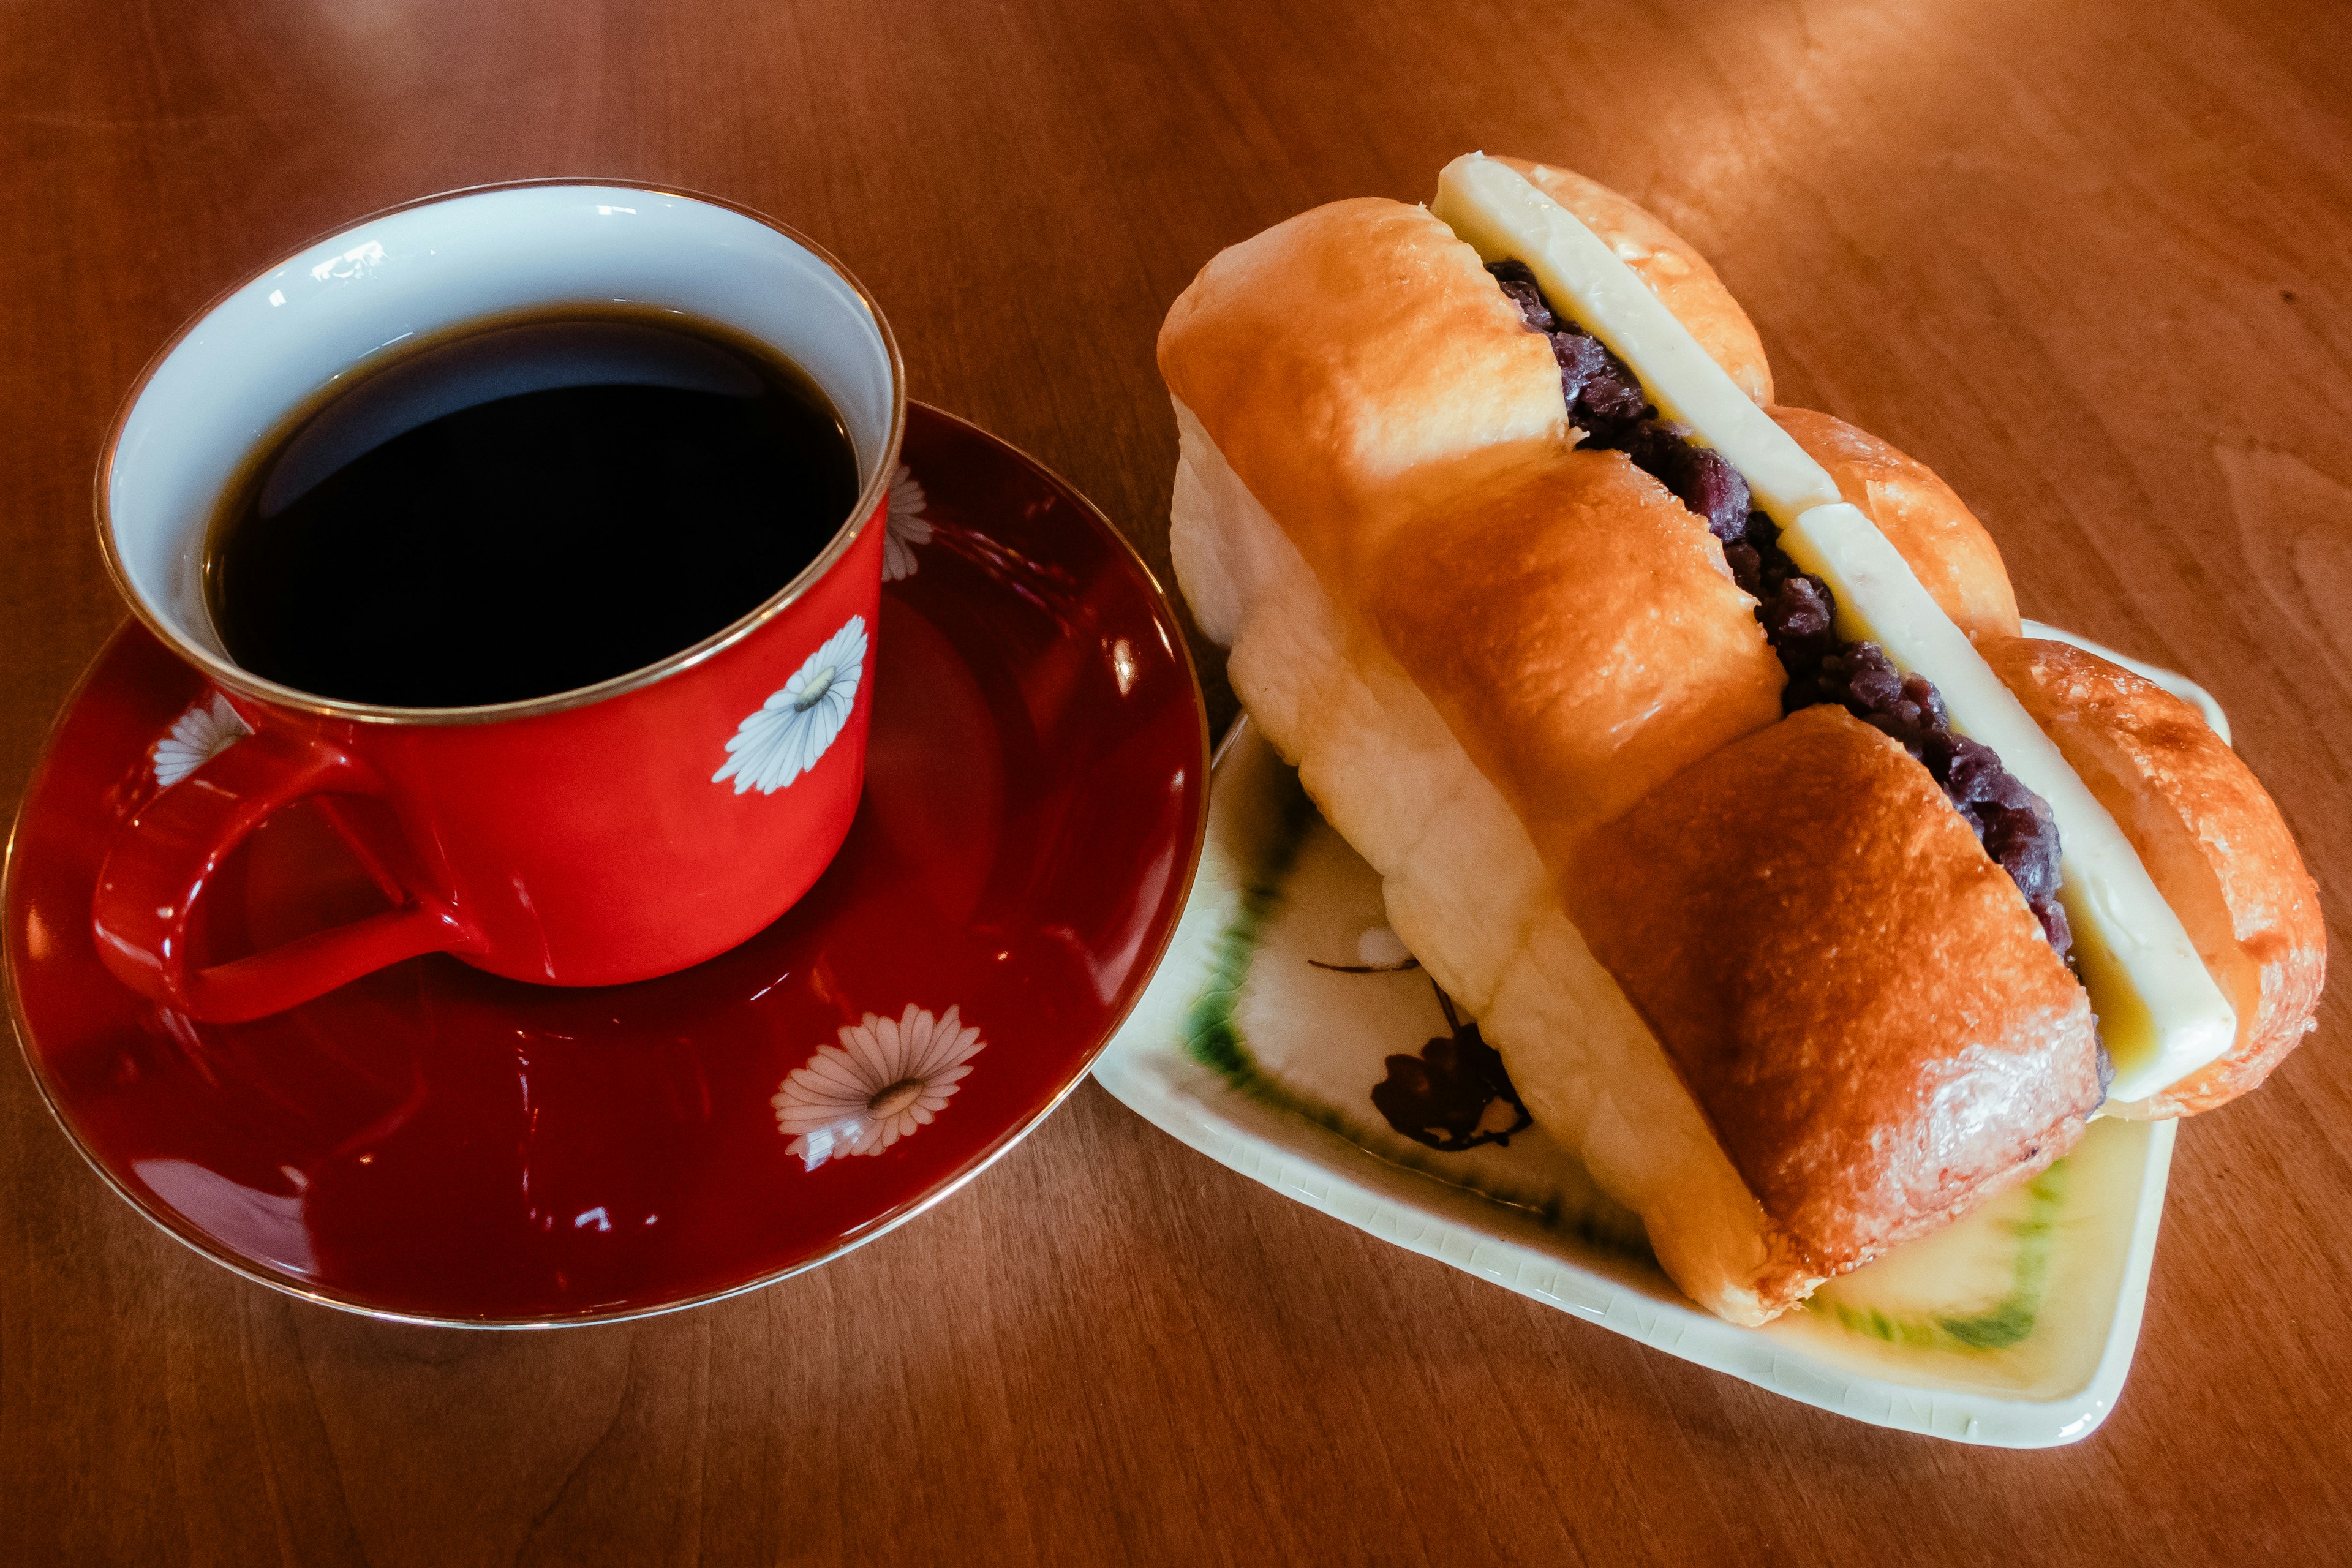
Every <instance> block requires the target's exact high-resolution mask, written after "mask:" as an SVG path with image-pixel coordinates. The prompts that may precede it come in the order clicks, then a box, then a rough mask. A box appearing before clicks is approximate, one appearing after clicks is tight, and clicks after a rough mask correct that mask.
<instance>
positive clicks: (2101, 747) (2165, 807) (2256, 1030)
mask: <svg viewBox="0 0 2352 1568" xmlns="http://www.w3.org/2000/svg"><path fill="white" fill-rule="evenodd" d="M1979 647H1980V649H1981V651H1982V652H1983V654H1984V656H1985V659H1986V661H1987V662H1988V663H1990V665H1991V666H1992V667H1993V669H1994V671H1995V672H1996V673H1998V674H1999V675H2000V678H2001V679H2002V680H2003V681H2004V682H2006V683H2007V684H2008V686H2009V688H2010V689H2011V690H2012V691H2014V692H2016V693H2017V696H2018V699H2019V700H2021V701H2022V702H2023V703H2024V704H2025V707H2026V710H2027V711H2028V712H2030V713H2032V715H2033V718H2034V721H2035V722H2037V723H2039V724H2040V725H2041V726H2042V729H2043V730H2044V731H2046V732H2048V734H2049V736H2050V738H2051V739H2052V740H2053V741H2055V742H2057V743H2058V749H2059V750H2060V751H2061V752H2063V753H2064V754H2065V757H2066V761H2067V763H2069V764H2070V765H2072V766H2073V768H2074V771H2075V772H2076V773H2079V774H2081V775H2082V779H2083V782H2084V784H2087V785H2089V786H2090V790H2091V793H2092V794H2093V795H2095V796H2097V797H2098V801H2099V804H2100V805H2104V806H2105V807H2106V808H2107V812H2108V814H2109V815H2110V816H2113V817H2114V818H2115V819H2116V823H2117V824H2118V825H2119V826H2121V827H2122V828H2123V830H2124V833H2125V835H2126V837H2128V838H2130V840H2131V842H2132V847H2133V848H2135V849H2137V851H2138V852H2139V857H2140V862H2141V864H2143V865H2145V866H2146V867H2147V869H2148V874H2149V875H2150V876H2151V877H2153V878H2154V879H2156V885H2157V887H2158V889H2159V890H2160V891H2161V892H2162V893H2163V894H2164V900H2165V902H2166V903H2168V904H2170V905H2171V906H2172V909H2173V911H2174V912H2175V913H2176V914H2178V915H2179V917H2180V921H2181V923H2182V924H2183V925H2184V926H2186V927H2187V928H2188V930H2189V937H2190V938H2191V940H2193V941H2194V942H2196V944H2197V952H2198V955H2199V956H2200V957H2201V958H2202V959H2203V960H2204V961H2205V967H2206V970H2207V972H2208V973H2210V974H2211V975H2212V976H2213V979H2214V982H2215V984H2219V985H2220V986H2221V990H2222V994H2225V995H2227V996H2228V997H2229V998H2230V1000H2231V1004H2232V1005H2233V1006H2234V1007H2235V1008H2236V1009H2237V1014H2238V1037H2237V1042H2236V1044H2235V1045H2234V1046H2233V1047H2231V1050H2230V1052H2229V1054H2228V1055H2226V1056H2224V1057H2223V1058H2221V1060H2219V1061H2216V1062H2214V1063H2212V1064H2211V1065H2210V1066H2209V1067H2206V1068H2202V1069H2200V1071H2198V1072H2196V1073H2194V1074H2191V1075H2190V1076H2189V1078H2187V1079H2183V1080H2181V1081H2180V1082H2179V1083H2177V1084H2174V1085H2173V1086H2172V1087H2171V1088H2170V1089H2167V1090H2166V1091H2164V1092H2163V1093H2161V1094H2158V1095H2156V1096H2154V1097H2153V1098H2151V1099H2148V1100H2142V1101H2139V1102H2137V1104H2134V1105H2131V1106H2126V1107H2118V1108H2117V1109H2118V1110H2121V1111H2122V1112H2123V1113H2124V1114H2126V1115H2137V1116H2147V1117H2169V1116H2184V1115H2189V1114H2190V1113H2192V1112H2195V1111H2200V1110H2211V1109H2213V1108H2214V1107H2215V1106H2217V1105H2221V1104H2222V1103H2224V1102H2225V1101H2228V1100H2233V1099H2235V1098H2236V1097H2237V1096H2239V1095H2241V1094H2243V1093H2244V1092H2245V1091H2246V1090H2248V1089H2252V1088H2253V1087H2254V1086H2256V1085H2257V1084H2259V1083H2261V1082H2262V1081H2263V1079H2265V1078H2268V1077H2269V1076H2270V1073H2271V1069H2272V1068H2275V1067H2277V1066H2278V1064H2279V1063H2280V1061H2282V1060H2283V1059H2284V1058H2285V1057H2286V1054H2287V1053H2288V1052H2289V1051H2291V1050H2293V1049H2294V1047H2296V1046H2297V1045H2298V1044H2300V1043H2301V1042H2302V1040H2303V1037H2304V1036H2305V1033H2307V1032H2308V1031H2309V1030H2310V1029H2311V1028H2312V1013H2313V1011H2314V1010H2315V1008H2316V1007H2317V1006H2318V1005H2319V992H2320V987H2321V985H2322V984H2323V983H2324V982H2325V981H2326V974H2327V928H2326V923H2325V921H2323V919H2322V917H2321V913H2320V908H2319V889H2317V887H2315V885H2314V884H2313V882H2312V879H2311V875H2310V873H2309V872H2308V871H2306V870H2305V868H2304V864H2303V856H2302V854H2301V853H2300V852H2299V851H2298V850H2297V849H2296V848H2295V843H2294V835H2292V834H2291V833H2289V832H2288V831H2287V826H2286V823H2285V822H2284V819H2282V818H2281V817H2280V816H2279V811H2278V806H2277V805H2276V804H2275V803H2273V801H2272V799H2271V797H2270V795H2269V794H2268V793H2267V792H2266V791H2265V790H2263V786H2262V784H2260V782H2258V781H2257V780H2256V779H2255V777H2254V775H2253V774H2252V773H2251V772H2250V771H2248V769H2247V767H2246V764H2245V763H2243V762H2242V761H2240V760H2239V757H2238V753H2237V752H2233V751H2231V749H2230V747H2229V746H2228V744H2227V743H2225V742H2223V741H2222V739H2221V737H2220V736H2219V735H2217V734H2215V733H2214V732H2213V731H2212V730H2211V729H2210V728H2209V727H2208V726H2207V724H2206V722H2205V720H2204V716H2203V715H2202V714H2200V713H2199V712H2198V711H2197V710H2195V709H2194V708H2191V707H2190V706H2189V704H2188V703H2186V702H2183V701H2182V700H2180V699H2179V698H2178V697H2175V696H2173V695H2172V693H2170V692H2168V691H2167V690H2165V689H2163V688H2162V687H2160V686H2158V685H2157V684H2156V683H2155V682H2154V681H2152V680H2147V679H2142V678H2141V677H2139V676H2137V675H2134V674H2133V673H2132V672H2131V671H2129V670H2127V669H2123V668H2118V667H2116V665H2113V664H2110V663H2108V662H2107V661H2106V660H2105V659H2103V658H2099V657H2098V656H2097V655H2095V654H2092V653H2087V652H2085V651H2084V650H2083V649H2081V648H2078V647H2071V646H2069V645H2067V644H2065V643H2055V642H2040V641H2035V640H2032V639H2031V638H2025V637H2007V638H1998V639H1990V640H1987V641H1985V642H1983V643H1982V644H1980V645H1979Z"/></svg>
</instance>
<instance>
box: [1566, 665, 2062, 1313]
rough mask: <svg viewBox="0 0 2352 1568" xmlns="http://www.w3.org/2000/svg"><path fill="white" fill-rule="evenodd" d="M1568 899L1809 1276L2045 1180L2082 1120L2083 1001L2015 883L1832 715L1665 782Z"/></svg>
mask: <svg viewBox="0 0 2352 1568" xmlns="http://www.w3.org/2000/svg"><path fill="white" fill-rule="evenodd" d="M1562 889H1563V892H1564V893H1565V895H1566V897H1567V901H1568V906H1569V912H1570V915H1571V916H1572V917H1573V918H1574V919H1575V921H1576V923H1577V925H1578V927H1579V928H1580V930H1581V931H1583V932H1584V936H1585V940H1586V941H1587V942H1589V943H1590V944H1591V949H1592V952H1593V955H1594V956H1595V957H1597V958H1598V959H1600V960H1601V963H1602V964H1604V965H1605V966H1606V967H1607V968H1608V969H1609V971H1610V973H1612V974H1614V975H1615V976H1616V977H1617V981H1618V983H1619V984H1621V985H1622V986H1623V987H1624V989H1625V994H1626V995H1627V996H1628V997H1629V998H1630V999H1631V1000H1632V1001H1633V1005H1634V1007H1635V1008H1636V1009H1637V1010H1638V1011H1639V1012H1640V1013H1641V1014H1642V1016H1643V1018H1644V1019H1646V1020H1647V1021H1648V1022H1649V1024H1650V1026H1651V1027H1652V1028H1653V1029H1654V1031H1655V1032H1656V1034H1657V1037H1658V1038H1659V1039H1660V1040H1661V1041H1662V1042H1664V1045H1665V1047H1666V1052H1667V1055H1668V1056H1669V1057H1671V1058H1673V1060H1674V1063H1675V1069H1676V1071H1677V1072H1678V1073H1679V1074H1680V1076H1681V1078H1682V1080H1683V1082H1684V1083H1685V1085H1686V1086H1688V1088H1689V1089H1690V1091H1691V1094H1692V1096H1693V1098H1695V1099H1696V1100H1697V1101H1698V1104H1699V1107H1700V1109H1701V1110H1703V1111H1705V1112H1706V1118H1707V1121H1708V1124H1709V1125H1710V1126H1712V1127H1713V1128H1714V1129H1715V1132H1716V1136H1717V1138H1718V1139H1720V1140H1721V1142H1722V1143H1723V1146H1724V1149H1725V1151H1726V1152H1727V1153H1728V1154H1729V1155H1730V1157H1731V1163H1732V1164H1733V1165H1734V1166H1735V1167H1737V1168H1738V1172H1739V1173H1740V1176H1741V1178H1742V1179H1743V1180H1744V1181H1745V1182H1746V1183H1747V1184H1748V1190H1749V1191H1751V1192H1753V1193H1754V1194H1756V1196H1757V1198H1758V1200H1759V1202H1760V1203H1761V1204H1762V1205H1763V1206H1764V1209H1765V1212H1766V1213H1767V1214H1768V1215H1770V1216H1771V1219H1772V1221H1773V1223H1774V1226H1775V1227H1776V1231H1777V1233H1778V1237H1779V1238H1780V1239H1781V1240H1782V1241H1783V1242H1784V1244H1785V1250H1786V1252H1787V1254H1788V1256H1790V1258H1792V1259H1793V1260H1794V1261H1795V1262H1796V1263H1798V1264H1800V1265H1801V1267H1802V1271H1803V1272H1804V1273H1806V1274H1810V1275H1830V1274H1836V1273H1839V1272H1842V1271H1843V1270H1844V1269H1846V1268H1852V1267H1853V1266H1854V1265H1856V1264H1858V1263H1861V1262H1864V1261H1865V1260H1867V1259H1868V1258H1871V1257H1873V1256H1874V1255H1875V1254H1876V1253H1878V1252H1879V1251H1881V1250H1883V1249H1884V1248H1885V1247H1888V1246H1891V1245H1893V1244H1894V1243H1895V1242H1899V1241H1902V1240H1904V1239H1906V1238H1907V1237H1912V1236H1916V1235H1918V1234H1920V1233H1921V1232H1923V1231H1926V1230H1928V1229H1931V1228H1933V1227H1934V1226H1938V1225H1941V1224H1942V1223H1944V1222H1945V1221H1947V1220H1948V1219H1950V1218H1951V1217H1952V1216H1953V1215H1956V1214H1957V1213H1958V1211H1959V1210H1960V1209H1962V1208H1964V1207H1966V1206H1967V1205H1969V1204H1971V1203H1973V1202H1975V1201H1977V1200H1978V1199H1979V1198H1981V1197H1983V1196H1985V1195H1987V1194H1990V1193H1991V1192H1994V1191H1997V1190H1999V1189H2000V1188H2002V1187H2005V1186H2007V1185H2009V1184H2011V1183H2013V1182H2016V1181H2018V1180H2021V1179H2022V1178H2024V1177H2026V1176H2029V1175H2031V1174H2032V1173H2034V1172H2037V1171H2039V1170H2041V1169H2042V1167H2043V1166H2044V1165H2047V1164H2048V1163H2050V1162H2051V1161H2052V1160H2053V1159H2055V1158H2056V1157H2057V1156H2058V1155H2060V1154H2062V1153H2063V1152H2065V1151H2066V1150H2067V1149H2068V1148H2069V1147H2071V1146H2072V1145H2073V1143H2074V1140H2075V1139H2076V1138H2078V1137H2079V1136H2081V1133H2082V1131H2083V1126H2084V1121H2085V1120H2086V1119H2087V1118H2088V1117H2089V1116H2090V1114H2091V1112H2092V1111H2094V1110H2096V1109H2097V1108H2098V1105H2099V1100H2100V1098H2101V1095H2102V1094H2103V1092H2104V1089H2103V1086H2102V1084H2101V1082H2100V1074H2099V1065H2098V1060H2097V1049H2098V1046H2097V1037H2096V1032H2095V1028H2094V1026H2093V1022H2092V1016H2091V1005H2090V999H2089V997H2087V996H2086V995H2085V994H2084V992H2083V988H2082V986H2081V985H2079V984H2076V983H2075V980H2074V976H2073V975H2072V974H2070V973H2067V969H2066V966H2065V964H2064V963H2062V962H2061V961H2060V960H2059V958H2058V955H2057V954H2056V953H2055V952H2053V951H2052V949H2051V946H2050V943H2049V942H2047V941H2046V940H2045V939H2044V938H2043V936H2042V928H2041V925H2040V922H2038V921H2036V920H2035V919H2034V918H2033V915H2032V912H2031V911H2030V910H2028V909H2027V908H2026V904H2025V900H2024V899H2023V898H2022V897H2021V895H2020V894H2019V892H2018V890H2017V885H2016V883H2014V882H2012V881H2011V879H2010V878H2009V876H2008V874H2007V873H2005V872H2004V871H2002V870H2001V868H2000V867H1999V866H1997V865H1995V864H1994V863H1993V862H1992V861H1991V860H1990V858H1987V857H1986V855H1985V852H1984V850H1983V848H1982V847H1980V846H1979V843H1978V842H1977V838H1976V836H1975V834H1973V833H1972V832H1971V831H1970V830H1969V827H1968V826H1967V824H1966V823H1965V822H1964V820H1963V819H1962V818H1961V816H1960V815H1959V814H1958V812H1956V811H1954V810H1953V809H1952V808H1951V806H1950V804H1949V803H1948V801H1947V800H1946V798H1945V796H1944V793H1943V791H1942V790H1941V789H1940V788H1939V787H1938V786H1937V784H1936V781H1935V780H1934V779H1933V778H1932V777H1930V776H1929V774H1928V773H1927V769H1926V768H1924V767H1922V766H1921V765H1920V764H1919V763H1916V762H1915V761H1914V760H1913V759H1912V758H1911V757H1910V755H1909V754H1908V753H1906V752H1905V751H1904V750H1903V748H1902V747H1901V746H1899V745H1897V744H1895V742H1893V741H1891V740H1889V739H1887V738H1886V737H1885V736H1884V735H1882V734H1880V733H1879V732H1878V731H1875V730H1874V729H1872V728H1871V727H1870V726H1869V725H1867V724H1864V723H1863V722H1862V721H1860V720H1857V719H1854V718H1853V717H1851V716H1850V715H1848V714H1847V713H1846V712H1845V711H1844V710H1843V709H1838V708H1809V709H1806V710H1804V711H1802V712H1800V713H1798V714H1795V715H1794V716H1792V717H1791V718H1790V719H1789V720H1787V721H1785V722H1782V723H1780V724H1776V725H1773V726H1772V727H1771V728H1769V729H1768V730H1764V731H1759V732H1758V733H1756V734H1753V735H1750V736H1748V738H1746V739H1745V740H1741V741H1738V742H1735V743H1733V744H1732V745H1729V746H1727V747H1725V748H1724V749H1723V750H1721V751H1718V752H1715V753H1714V754H1713V755H1711V756H1709V757H1707V758H1706V760H1705V761H1703V762H1701V763H1698V764H1697V765H1696V766H1695V767H1693V768H1691V769H1689V770H1688V771H1687V772H1685V773H1682V774H1681V775H1680V776H1679V777H1677V778H1675V780H1674V782H1673V783H1672V784H1670V785H1668V786H1667V787H1665V788H1663V789H1660V790H1657V791H1655V792H1654V793H1653V794H1652V795H1650V796H1649V797H1648V798H1647V799H1645V800H1643V802H1642V803H1641V804H1640V805H1637V806H1635V807H1634V808H1633V810H1632V811H1631V812H1629V813H1627V814H1626V815H1625V816H1622V817H1620V818H1619V819H1618V820H1617V821H1616V822H1615V823H1614V824H1612V826H1611V828H1610V830H1609V831H1608V832H1607V833H1605V834H1601V835H1599V836H1597V837H1594V838H1592V839H1591V840H1590V841H1589V843H1588V844H1587V846H1586V847H1585V849H1584V850H1583V852H1582V854H1581V855H1580V857H1579V858H1577V860H1576V861H1575V862H1574V864H1573V865H1572V866H1570V868H1567V874H1566V875H1565V876H1564V877H1563V879H1562Z"/></svg>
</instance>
